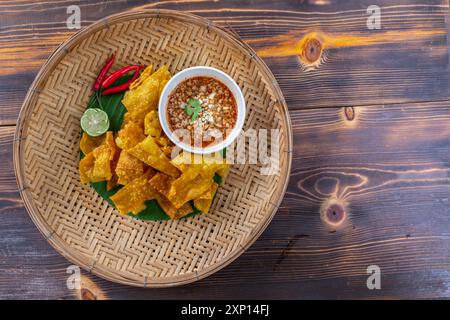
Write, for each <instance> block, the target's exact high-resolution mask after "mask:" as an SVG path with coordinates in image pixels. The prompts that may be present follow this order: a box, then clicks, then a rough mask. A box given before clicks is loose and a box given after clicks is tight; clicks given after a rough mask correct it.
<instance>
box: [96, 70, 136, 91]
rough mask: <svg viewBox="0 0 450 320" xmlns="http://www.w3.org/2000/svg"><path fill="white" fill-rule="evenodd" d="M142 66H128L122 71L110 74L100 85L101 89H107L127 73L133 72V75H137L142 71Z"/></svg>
mask: <svg viewBox="0 0 450 320" xmlns="http://www.w3.org/2000/svg"><path fill="white" fill-rule="evenodd" d="M143 68H144V67H143V66H135V65H133V66H128V67H124V68H122V69H119V70H117V71H116V72H113V73H111V74H110V75H109V76H108V77H107V78H106V79H105V81H103V83H102V88H103V89H106V88H109V87H110V86H111V85H112V84H113V83H114V82H115V81H116V80H117V79H119V78H120V77H122V76H124V75H126V74H127V73H129V72H130V71H135V75H136V73H137V74H139V71H140V70H141V69H143Z"/></svg>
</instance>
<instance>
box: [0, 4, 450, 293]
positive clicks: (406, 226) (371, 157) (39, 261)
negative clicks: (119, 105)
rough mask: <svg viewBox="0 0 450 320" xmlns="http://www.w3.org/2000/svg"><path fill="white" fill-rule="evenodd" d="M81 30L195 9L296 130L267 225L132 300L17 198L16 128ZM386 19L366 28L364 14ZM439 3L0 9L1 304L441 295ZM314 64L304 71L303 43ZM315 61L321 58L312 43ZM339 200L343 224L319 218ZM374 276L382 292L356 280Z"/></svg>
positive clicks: (449, 207)
mask: <svg viewBox="0 0 450 320" xmlns="http://www.w3.org/2000/svg"><path fill="white" fill-rule="evenodd" d="M72 4H77V5H79V6H80V8H81V17H82V26H87V25H89V24H90V23H92V22H94V21H96V20H98V19H101V18H102V17H104V16H107V15H110V14H113V13H117V12H122V11H125V10H129V9H144V8H167V9H176V10H184V11H189V12H192V13H195V14H198V15H201V16H204V17H207V18H210V19H211V20H213V21H214V22H216V23H218V24H220V25H222V26H225V27H227V28H228V29H230V30H231V31H232V32H234V33H236V34H237V35H238V36H239V37H240V38H241V39H242V40H243V41H245V42H247V43H248V44H250V45H251V46H252V47H253V48H254V49H255V50H257V52H258V53H259V54H260V55H261V56H262V57H263V59H264V60H265V62H266V63H267V64H268V65H269V67H270V68H271V70H272V71H273V73H274V74H275V76H276V78H277V80H278V82H279V84H280V86H281V89H282V91H283V93H284V95H285V97H286V101H287V103H288V106H289V109H290V115H291V118H292V125H293V131H294V140H295V146H294V153H293V169H292V174H291V177H290V183H289V189H288V191H287V193H286V196H285V199H284V201H283V203H282V206H281V208H280V209H279V211H278V213H277V214H276V215H275V218H274V219H273V221H272V223H271V224H270V226H269V227H268V228H267V230H266V231H265V232H264V234H263V235H262V236H261V237H260V239H258V240H257V241H256V243H255V244H254V245H253V246H252V247H251V248H250V249H249V250H248V251H247V252H246V253H245V254H243V255H242V256H241V257H240V258H238V259H237V260H236V261H235V262H233V263H232V264H231V265H230V266H228V267H226V268H225V269H223V270H221V271H220V272H218V273H216V274H214V275H212V276H210V277H208V278H206V279H204V280H202V281H199V282H197V283H194V284H190V285H186V286H182V287H178V288H169V289H139V288H132V287H126V286H122V285H117V284H114V283H110V282H108V281H105V280H103V279H100V278H98V277H96V276H93V275H90V274H87V273H85V272H83V287H82V290H81V291H80V290H69V289H67V286H66V279H67V276H68V274H67V273H66V268H67V267H68V266H69V265H70V262H68V261H67V260H66V259H64V258H63V257H62V256H60V255H59V254H58V253H56V251H55V250H53V249H52V248H51V247H50V245H48V244H47V242H46V241H45V239H44V238H43V237H42V236H41V234H40V233H39V232H38V230H37V229H36V227H35V226H34V224H33V223H32V221H31V220H30V218H29V217H28V214H27V212H26V211H25V209H24V207H23V204H22V201H21V199H20V196H19V194H18V192H17V186H16V181H15V177H14V170H13V162H12V140H13V135H14V129H15V124H16V119H17V116H18V113H19V110H20V107H21V104H22V101H23V99H24V97H25V94H26V92H27V89H28V87H29V86H30V84H31V82H32V81H33V79H34V77H35V75H36V73H37V72H38V70H39V68H40V67H41V65H42V64H43V63H44V61H45V60H46V58H47V57H48V56H49V55H50V53H51V52H52V51H53V50H55V49H56V47H57V46H58V45H59V44H60V43H61V42H63V41H65V40H66V39H67V38H68V37H69V36H70V35H71V34H73V33H74V32H75V31H76V30H68V29H67V27H66V19H67V17H68V14H67V13H66V9H67V7H68V6H69V5H72ZM373 4H375V5H378V6H380V7H381V9H382V14H381V19H382V20H381V26H382V28H381V30H368V28H367V27H366V20H367V18H368V14H367V12H366V9H367V7H368V6H369V5H373ZM449 28H450V22H449V3H448V0H428V1H427V0H370V1H365V0H361V1H356V0H351V1H338V0H323V1H314V0H303V1H287V0H286V1H265V0H261V1H189V0H185V1H163V2H160V3H158V2H151V1H39V0H38V1H4V0H3V1H0V96H1V99H0V298H1V299H9V298H19V299H25V298H27V299H30V298H50V299H78V298H85V299H89V298H109V299H117V298H124V299H137V298H146V299H147V298H148V299H160V298H166V299H176V298H181V299H182V298H190V299H208V298H219V299H226V298H237V299H240V298H251V299H254V298H256V299H265V298H272V299H308V298H357V299H358V298H439V297H450V64H449V43H448V41H449V31H450V29H449ZM315 32H316V33H317V34H316V35H317V37H318V40H319V43H320V45H321V46H322V48H323V52H322V54H323V57H326V58H324V59H322V60H323V61H321V63H320V64H319V65H318V66H316V67H315V68H311V67H310V68H305V61H304V57H303V60H302V57H301V55H300V52H299V51H301V49H302V48H301V46H300V45H299V44H301V43H303V42H301V40H302V39H305V37H309V36H311V35H315ZM313 49H314V50H316V51H315V52H311V54H312V55H313V56H314V55H315V54H316V53H318V52H317V50H319V52H320V47H319V48H318V47H314V48H313ZM333 196H335V197H337V198H338V199H339V201H340V203H341V204H342V205H343V207H344V210H346V211H347V214H348V217H347V219H346V220H345V221H344V223H342V225H341V226H340V227H338V228H331V227H329V226H327V225H326V224H325V223H323V222H322V220H321V218H320V210H321V208H322V207H323V206H326V204H327V201H328V199H329V198H331V197H333ZM373 264H375V265H378V266H380V268H381V274H382V275H381V286H382V288H381V290H368V289H367V287H366V279H367V277H368V275H367V273H366V269H367V267H368V266H369V265H373Z"/></svg>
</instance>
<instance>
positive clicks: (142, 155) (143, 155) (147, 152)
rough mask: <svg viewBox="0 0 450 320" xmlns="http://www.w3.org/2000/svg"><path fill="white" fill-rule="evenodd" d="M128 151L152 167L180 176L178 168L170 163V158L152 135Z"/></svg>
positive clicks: (173, 175) (172, 175) (170, 174)
mask: <svg viewBox="0 0 450 320" xmlns="http://www.w3.org/2000/svg"><path fill="white" fill-rule="evenodd" d="M127 151H128V152H129V153H130V154H132V155H133V156H135V157H136V158H138V159H139V160H141V161H142V162H144V163H146V164H148V165H149V166H150V167H153V168H155V169H156V170H158V171H161V172H164V173H166V174H168V175H169V176H171V177H178V176H179V175H180V172H179V171H178V169H177V168H175V167H174V166H173V165H172V164H171V163H170V161H169V159H168V158H167V157H166V155H165V154H164V152H163V151H162V150H161V148H160V147H159V146H158V144H157V143H156V142H155V140H154V139H153V138H152V137H151V136H148V137H147V138H145V139H144V140H143V141H142V142H140V143H138V144H137V145H135V146H134V147H133V148H131V149H129V150H127Z"/></svg>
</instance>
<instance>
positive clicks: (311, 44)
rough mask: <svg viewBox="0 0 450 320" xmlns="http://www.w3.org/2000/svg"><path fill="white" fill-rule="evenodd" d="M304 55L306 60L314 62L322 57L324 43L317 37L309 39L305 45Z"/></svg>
mask: <svg viewBox="0 0 450 320" xmlns="http://www.w3.org/2000/svg"><path fill="white" fill-rule="evenodd" d="M303 52H304V57H305V59H306V61H308V62H310V63H313V62H316V61H317V60H319V59H320V55H321V54H322V44H321V43H320V41H319V40H317V39H315V38H311V39H308V40H307V41H306V42H305V46H304V50H303Z"/></svg>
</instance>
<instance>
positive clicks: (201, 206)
mask: <svg viewBox="0 0 450 320" xmlns="http://www.w3.org/2000/svg"><path fill="white" fill-rule="evenodd" d="M218 187H219V185H218V184H217V183H213V184H212V185H211V187H210V189H209V190H207V191H206V192H205V193H203V194H202V195H201V196H199V197H198V198H195V199H194V206H195V207H196V208H197V209H198V210H200V211H201V212H203V213H208V211H209V208H210V207H211V203H212V201H213V199H214V196H215V194H216V191H217V188H218Z"/></svg>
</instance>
